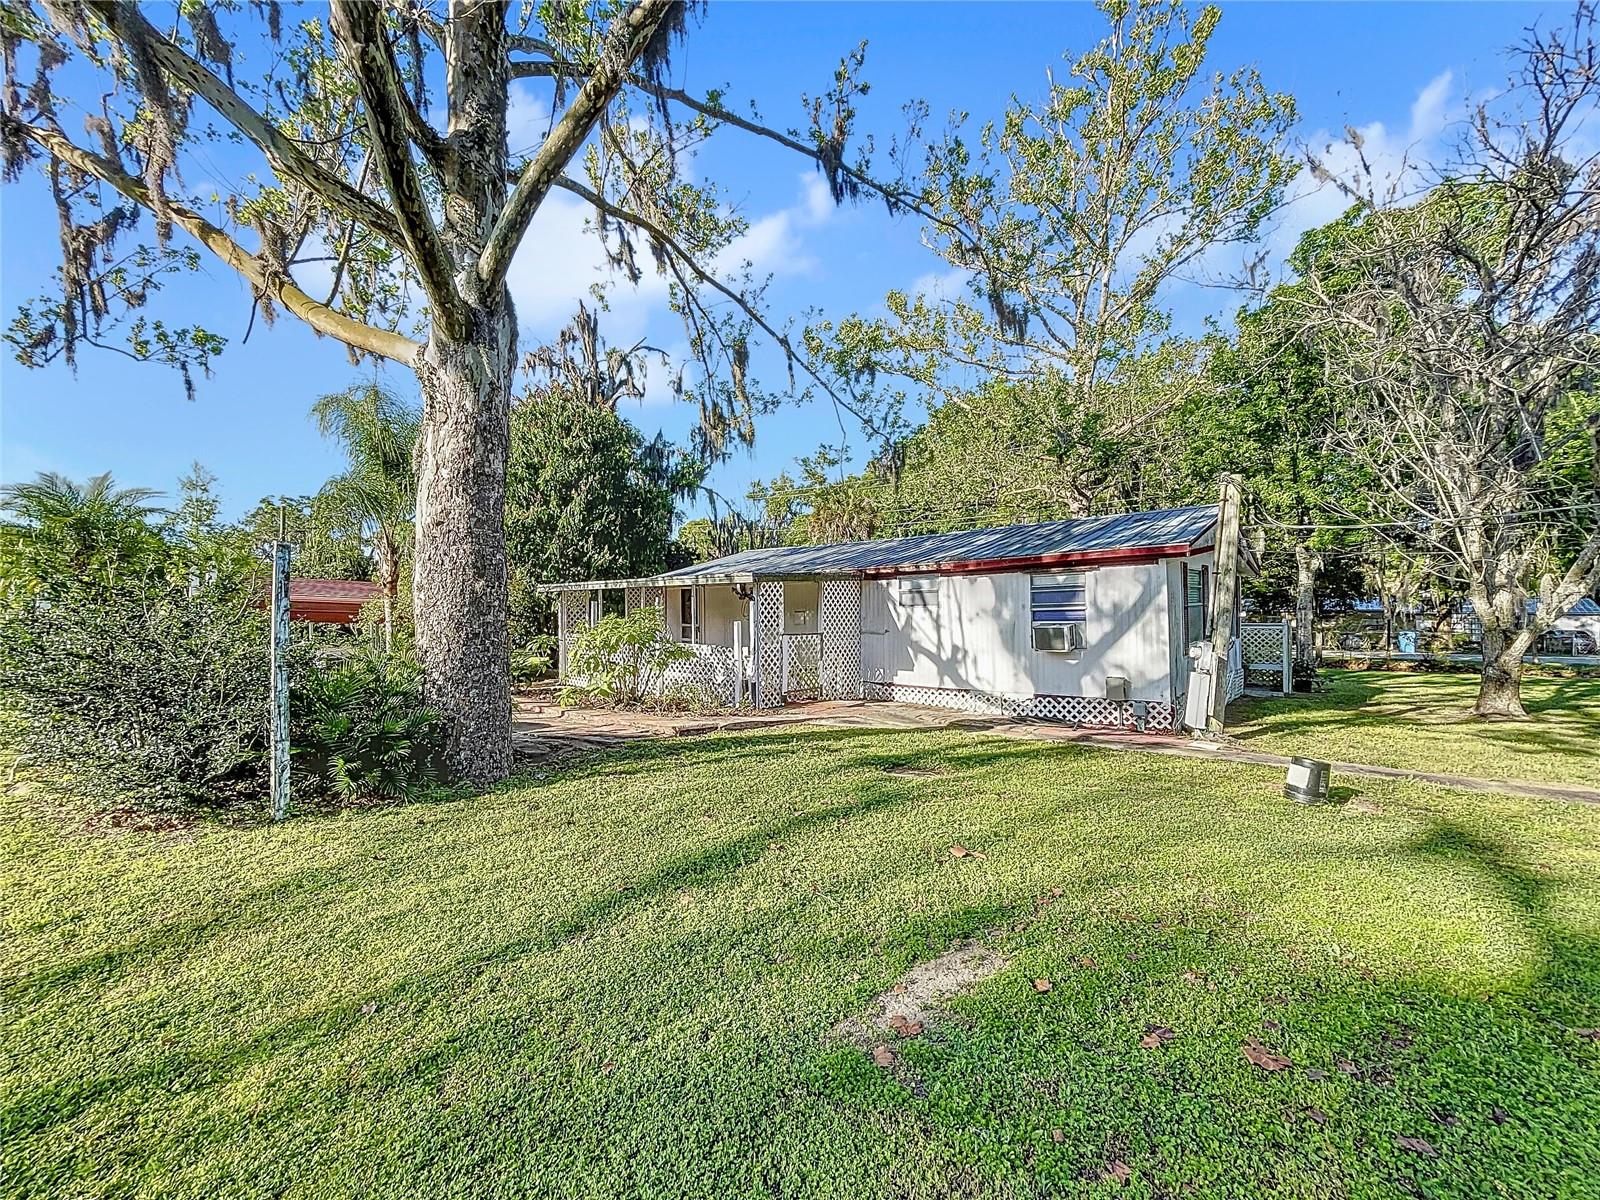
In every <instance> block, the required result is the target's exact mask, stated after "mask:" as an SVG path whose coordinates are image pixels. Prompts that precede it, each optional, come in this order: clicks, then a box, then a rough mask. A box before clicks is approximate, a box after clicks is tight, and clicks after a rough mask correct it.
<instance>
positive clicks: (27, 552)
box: [0, 471, 161, 592]
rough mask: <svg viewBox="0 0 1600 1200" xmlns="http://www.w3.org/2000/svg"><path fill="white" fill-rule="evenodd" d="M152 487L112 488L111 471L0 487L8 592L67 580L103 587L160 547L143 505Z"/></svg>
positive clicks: (45, 475) (45, 474) (151, 509)
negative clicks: (78, 478) (90, 580)
mask: <svg viewBox="0 0 1600 1200" xmlns="http://www.w3.org/2000/svg"><path fill="white" fill-rule="evenodd" d="M160 495H161V493H160V492H158V491H156V490H155V489H153V488H144V487H127V488H119V487H117V486H115V484H114V482H113V480H112V478H111V472H110V471H107V472H105V473H104V474H101V475H95V476H92V477H91V478H90V479H88V480H87V481H86V482H84V483H78V482H76V481H75V480H72V479H69V478H67V476H65V475H61V474H58V473H57V472H55V471H41V472H40V473H39V475H38V476H37V477H36V478H35V479H33V480H32V482H29V483H10V484H6V485H5V486H3V487H0V514H4V515H3V517H0V552H3V555H4V558H5V560H6V562H7V567H6V570H5V574H6V575H7V576H8V577H9V578H8V580H7V582H8V583H11V584H12V585H17V584H23V583H24V580H25V581H26V584H25V586H26V587H27V590H28V591H30V592H32V591H38V590H44V591H49V590H50V588H51V587H52V585H53V584H59V583H63V582H66V581H68V580H72V579H82V578H100V579H102V580H103V581H104V582H107V583H109V582H110V581H111V580H112V579H113V578H114V577H115V575H116V574H117V572H118V571H119V570H121V569H122V568H124V567H126V566H130V565H138V564H140V563H142V562H143V561H144V560H146V559H147V558H148V557H149V556H150V555H151V554H152V553H153V552H154V551H156V550H157V549H158V548H159V547H160V546H161V537H160V534H159V533H158V532H157V531H156V529H155V528H154V527H153V526H152V525H151V524H150V518H151V517H152V516H154V515H155V514H156V513H159V512H160V511H161V509H160V508H158V507H157V506H155V505H153V504H150V503H149V501H151V500H154V499H156V498H157V497H159V496H160Z"/></svg>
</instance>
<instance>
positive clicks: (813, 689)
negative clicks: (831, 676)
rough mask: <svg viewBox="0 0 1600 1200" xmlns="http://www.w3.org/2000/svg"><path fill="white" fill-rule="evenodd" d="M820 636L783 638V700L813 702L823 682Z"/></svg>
mask: <svg viewBox="0 0 1600 1200" xmlns="http://www.w3.org/2000/svg"><path fill="white" fill-rule="evenodd" d="M821 667H822V635H821V634H816V633H791V634H785V635H784V639H783V699H784V702H785V703H788V702H789V701H791V700H815V699H817V698H818V696H819V695H820V685H821V681H822V671H821Z"/></svg>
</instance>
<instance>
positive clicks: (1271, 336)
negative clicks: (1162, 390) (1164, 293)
mask: <svg viewBox="0 0 1600 1200" xmlns="http://www.w3.org/2000/svg"><path fill="white" fill-rule="evenodd" d="M1328 228H1331V229H1342V224H1341V223H1335V225H1334V226H1330V227H1328ZM1328 236H1329V234H1328V232H1327V230H1326V229H1315V230H1312V231H1311V232H1309V233H1307V234H1306V235H1305V236H1304V237H1303V238H1302V239H1301V242H1300V245H1299V246H1298V247H1297V248H1296V250H1295V252H1294V254H1293V255H1291V256H1290V264H1291V266H1295V265H1298V266H1300V267H1301V268H1302V269H1303V268H1304V266H1305V264H1306V263H1308V262H1310V261H1312V260H1314V259H1315V258H1316V256H1317V255H1318V253H1319V250H1320V247H1321V246H1322V244H1323V243H1324V241H1325V240H1326V238H1327V237H1328ZM1296 286H1298V285H1296V284H1292V283H1291V284H1286V285H1284V286H1282V287H1279V288H1276V289H1274V291H1273V292H1272V294H1271V295H1270V296H1269V297H1268V298H1267V299H1266V301H1265V302H1264V303H1262V304H1261V305H1259V306H1258V307H1256V308H1254V309H1249V310H1245V311H1242V312H1241V313H1240V314H1239V316H1238V320H1237V323H1236V324H1237V328H1236V329H1235V332H1234V335H1233V337H1232V338H1231V339H1228V340H1226V341H1223V340H1221V339H1218V341H1217V342H1216V344H1215V345H1214V346H1213V348H1212V353H1211V354H1210V355H1209V356H1208V360H1207V363H1206V367H1205V374H1204V379H1203V383H1202V385H1201V386H1200V387H1199V388H1198V389H1197V390H1196V391H1195V392H1194V394H1193V395H1191V396H1190V397H1188V398H1187V399H1186V400H1185V401H1184V403H1183V405H1182V407H1181V408H1180V410H1179V414H1178V418H1177V420H1176V421H1175V422H1174V424H1175V427H1176V429H1177V430H1180V431H1181V434H1180V435H1179V436H1178V437H1177V438H1176V439H1175V447H1176V450H1177V455H1178V457H1179V459H1180V461H1181V462H1182V464H1183V475H1184V478H1185V480H1186V484H1185V486H1184V489H1183V495H1182V497H1181V498H1183V499H1185V500H1191V501H1195V502H1201V503H1203V502H1206V501H1208V500H1209V499H1210V496H1211V493H1212V492H1213V491H1214V490H1215V487H1216V479H1217V477H1218V475H1220V474H1221V473H1222V472H1224V471H1231V472H1234V473H1237V474H1239V475H1241V476H1243V477H1244V478H1245V479H1246V480H1247V481H1248V485H1249V490H1250V499H1251V503H1252V514H1253V524H1255V525H1256V526H1257V527H1258V528H1260V529H1261V530H1262V531H1263V533H1264V535H1265V543H1266V544H1265V546H1264V550H1265V552H1266V555H1265V562H1264V563H1263V568H1264V569H1263V573H1262V578H1261V579H1260V580H1258V581H1256V583H1257V586H1258V587H1259V586H1261V585H1262V584H1265V585H1267V586H1271V585H1272V584H1274V583H1276V582H1277V581H1278V580H1280V579H1282V578H1283V576H1284V575H1285V574H1287V576H1288V578H1287V580H1285V582H1286V584H1287V587H1286V589H1285V590H1286V591H1287V592H1288V595H1289V597H1290V603H1291V604H1292V606H1293V608H1294V614H1295V661H1296V662H1297V663H1298V664H1300V665H1301V666H1302V667H1305V668H1310V667H1312V666H1314V665H1315V660H1316V643H1315V632H1316V622H1317V618H1318V615H1319V611H1320V605H1319V603H1318V584H1319V580H1320V579H1321V577H1322V575H1323V572H1324V569H1325V568H1326V567H1327V565H1328V563H1329V561H1330V558H1331V559H1333V560H1334V561H1338V560H1339V558H1340V556H1348V554H1349V553H1350V552H1351V547H1352V545H1353V543H1355V542H1357V541H1359V540H1360V538H1359V535H1353V534H1352V533H1351V532H1350V531H1348V530H1345V529H1343V528H1341V526H1343V525H1345V524H1347V523H1348V522H1349V520H1350V514H1351V512H1352V511H1353V510H1354V509H1356V508H1357V507H1359V504H1360V501H1359V497H1360V496H1361V495H1362V493H1363V490H1364V489H1365V488H1366V487H1367V486H1369V485H1370V483H1371V479H1370V476H1369V475H1368V474H1367V473H1366V472H1365V471H1364V470H1363V469H1362V468H1361V466H1360V465H1359V464H1358V463H1356V462H1353V461H1352V460H1351V457H1350V455H1349V453H1348V452H1347V451H1346V450H1345V449H1344V448H1342V447H1340V446H1338V445H1336V444H1335V436H1336V431H1337V430H1338V429H1339V427H1340V423H1341V421H1342V419H1343V412H1344V406H1345V403H1346V399H1347V398H1346V396H1345V394H1344V393H1343V392H1341V391H1340V390H1339V389H1338V388H1337V387H1336V386H1335V385H1334V384H1333V383H1332V382H1331V381H1330V380H1329V379H1328V377H1327V374H1326V372H1325V371H1324V370H1323V364H1322V360H1321V357H1320V355H1319V354H1318V351H1317V349H1316V347H1315V346H1314V345H1313V344H1312V343H1311V341H1309V340H1308V339H1306V338H1304V337H1302V336H1301V329H1300V326H1299V324H1298V321H1297V317H1296V313H1297V311H1298V310H1297V309H1296V308H1295V300H1294V289H1295V287H1296ZM1348 561H1350V562H1352V563H1353V562H1354V560H1348ZM1280 564H1281V565H1280ZM1285 568H1287V570H1285ZM1338 575H1339V577H1340V578H1343V579H1344V580H1345V581H1346V582H1356V583H1357V584H1358V585H1359V574H1358V573H1357V572H1356V571H1353V570H1348V569H1347V570H1344V571H1341V572H1338Z"/></svg>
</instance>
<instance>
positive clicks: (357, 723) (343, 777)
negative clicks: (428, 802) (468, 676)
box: [290, 653, 446, 800]
mask: <svg viewBox="0 0 1600 1200" xmlns="http://www.w3.org/2000/svg"><path fill="white" fill-rule="evenodd" d="M290 697H291V701H292V724H293V728H292V731H291V734H290V744H291V745H292V746H293V748H294V755H295V760H294V761H295V770H294V772H293V775H294V777H295V778H296V780H297V784H298V786H299V788H300V789H301V790H303V791H309V792H315V793H322V794H332V795H335V796H338V797H339V798H340V799H343V800H373V799H388V798H396V797H410V796H414V795H416V794H417V793H418V792H419V791H422V790H423V789H425V788H427V787H429V786H431V785H433V784H435V783H437V782H438V781H439V779H440V778H441V777H442V774H443V755H444V743H445V734H446V727H445V722H444V719H443V718H442V717H440V716H439V715H438V714H437V713H435V712H433V711H431V710H430V709H428V708H427V707H426V706H425V705H424V704H423V702H422V680H421V677H420V675H419V673H418V672H417V669H416V667H415V666H414V665H413V664H412V663H411V662H409V661H408V660H406V659H403V658H400V657H398V656H396V655H380V654H371V653H368V654H361V655H358V656H356V657H354V658H351V659H347V660H345V661H343V662H341V663H339V664H337V665H335V666H330V667H326V668H322V669H318V670H312V671H308V672H306V673H305V675H304V677H303V678H302V679H301V680H300V681H299V685H298V686H297V687H294V686H292V687H291V689H290Z"/></svg>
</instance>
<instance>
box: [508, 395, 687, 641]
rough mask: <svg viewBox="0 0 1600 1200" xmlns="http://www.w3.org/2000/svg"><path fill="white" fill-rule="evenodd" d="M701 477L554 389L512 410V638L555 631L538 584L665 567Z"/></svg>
mask: <svg viewBox="0 0 1600 1200" xmlns="http://www.w3.org/2000/svg"><path fill="white" fill-rule="evenodd" d="M699 477H700V471H699V469H698V468H696V467H695V466H694V465H693V464H692V463H691V462H690V461H689V460H687V459H685V458H683V457H682V456H681V455H679V454H678V453H677V452H676V451H674V450H673V448H672V447H671V446H670V445H668V444H667V443H665V442H664V441H662V440H660V439H654V440H648V441H647V440H646V439H645V438H644V436H643V435H642V434H641V433H640V432H639V431H638V430H637V429H636V428H634V426H632V425H630V424H629V423H628V422H627V421H625V420H623V419H622V418H621V417H619V416H618V415H617V414H616V413H615V412H614V411H612V410H611V408H609V407H608V406H606V405H604V404H597V403H595V402H594V401H593V399H592V398H590V397H589V396H586V395H576V396H575V395H572V394H570V393H569V392H567V391H566V390H564V389H557V390H551V391H545V392H543V393H542V394H530V395H529V396H528V397H527V398H526V399H524V400H523V401H522V402H521V403H519V404H518V405H516V407H514V408H513V409H512V410H511V459H510V463H509V465H508V468H507V473H506V506H505V512H506V517H505V520H506V547H507V553H508V556H509V558H510V564H511V622H512V636H513V638H514V640H515V641H516V642H517V643H518V644H524V643H527V642H528V641H529V640H530V639H532V638H534V637H535V636H537V635H540V634H547V633H550V632H551V631H552V629H553V627H554V626H553V621H554V618H553V610H552V608H551V606H550V602H549V601H548V600H547V599H546V598H544V597H542V596H540V595H539V594H538V592H537V590H536V589H537V587H538V585H539V584H541V583H551V582H555V581H558V580H564V579H627V578H636V577H638V576H641V575H653V574H655V573H657V572H659V571H663V570H666V569H667V567H668V565H669V562H670V561H671V547H672V522H673V516H674V512H675V509H676V504H677V498H678V496H679V495H681V494H682V493H683V492H684V491H686V490H687V489H689V488H691V487H693V486H694V485H695V484H696V483H698V481H699Z"/></svg>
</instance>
